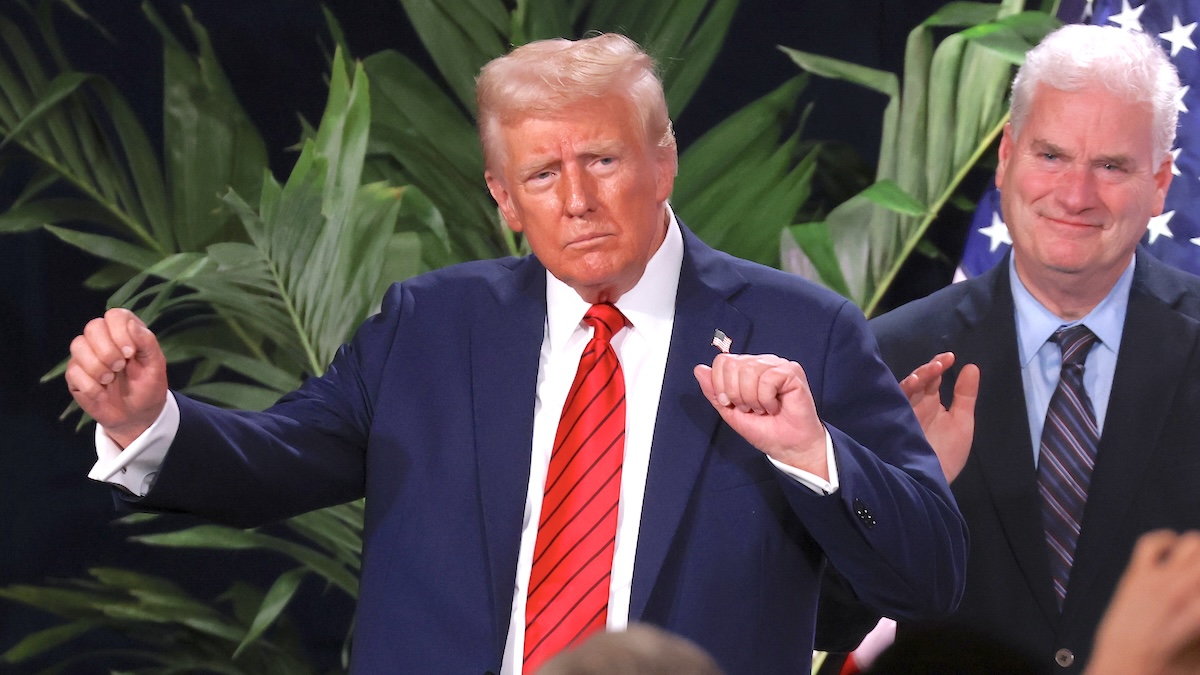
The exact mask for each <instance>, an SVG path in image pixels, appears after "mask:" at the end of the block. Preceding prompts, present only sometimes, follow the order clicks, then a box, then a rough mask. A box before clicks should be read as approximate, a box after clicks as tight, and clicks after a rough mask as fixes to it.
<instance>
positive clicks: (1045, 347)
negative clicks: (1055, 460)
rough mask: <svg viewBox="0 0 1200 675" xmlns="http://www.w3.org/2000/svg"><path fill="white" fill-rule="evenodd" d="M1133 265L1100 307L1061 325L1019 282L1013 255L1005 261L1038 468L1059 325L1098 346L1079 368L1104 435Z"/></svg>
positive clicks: (1057, 364)
mask: <svg viewBox="0 0 1200 675" xmlns="http://www.w3.org/2000/svg"><path fill="white" fill-rule="evenodd" d="M1133 265H1134V261H1133V260H1130V261H1129V266H1128V267H1126V268H1125V271H1124V272H1122V273H1121V276H1120V278H1118V279H1117V283H1116V284H1114V285H1113V287H1112V290H1110V291H1109V292H1108V295H1106V296H1105V297H1104V299H1103V300H1101V301H1100V304H1098V305H1096V306H1095V307H1094V308H1092V311H1090V312H1088V314H1087V316H1084V317H1083V318H1082V319H1080V320H1078V321H1071V322H1066V323H1064V322H1063V320H1062V319H1061V318H1059V317H1058V316H1056V315H1055V314H1054V313H1053V312H1051V311H1050V310H1048V309H1046V307H1045V306H1044V305H1042V303H1040V302H1038V301H1037V300H1036V299H1035V298H1034V297H1033V295H1031V294H1030V293H1029V291H1028V290H1027V289H1026V288H1025V285H1024V284H1023V283H1021V280H1020V279H1019V278H1018V277H1017V270H1016V267H1015V266H1014V264H1013V261H1012V256H1009V259H1008V278H1009V284H1010V285H1011V286H1012V296H1013V306H1014V311H1015V312H1016V322H1017V355H1018V358H1019V359H1020V361H1021V382H1022V383H1023V385H1024V387H1025V409H1026V413H1027V414H1028V415H1029V435H1030V440H1031V441H1032V442H1033V463H1034V465H1035V466H1036V465H1037V457H1038V448H1040V447H1041V444H1042V427H1043V425H1044V424H1045V422H1046V410H1047V409H1048V408H1049V407H1050V397H1051V396H1052V395H1053V394H1054V390H1055V388H1057V387H1058V374H1059V371H1060V370H1061V369H1062V352H1061V351H1060V350H1059V347H1058V345H1057V344H1055V343H1054V342H1051V341H1050V336H1051V335H1053V334H1054V331H1056V330H1058V329H1059V328H1061V327H1063V326H1074V325H1076V324H1080V323H1081V324H1083V325H1085V326H1087V327H1088V329H1090V330H1091V331H1092V332H1093V333H1095V334H1096V337H1098V338H1100V342H1099V343H1097V344H1094V345H1092V349H1091V351H1090V352H1088V356H1087V361H1085V362H1084V367H1083V387H1084V389H1086V390H1087V393H1088V397H1089V398H1091V399H1092V408H1093V410H1094V412H1095V413H1096V424H1097V425H1098V426H1099V428H1100V433H1101V434H1103V433H1104V418H1105V416H1106V414H1107V412H1108V399H1109V395H1110V394H1112V383H1113V374H1114V373H1115V372H1116V369H1117V351H1118V349H1119V348H1120V346H1121V332H1122V331H1123V330H1124V328H1125V310H1126V309H1127V308H1128V307H1129V289H1130V288H1131V287H1132V286H1133Z"/></svg>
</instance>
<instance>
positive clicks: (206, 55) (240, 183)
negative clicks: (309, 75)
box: [142, 3, 267, 251]
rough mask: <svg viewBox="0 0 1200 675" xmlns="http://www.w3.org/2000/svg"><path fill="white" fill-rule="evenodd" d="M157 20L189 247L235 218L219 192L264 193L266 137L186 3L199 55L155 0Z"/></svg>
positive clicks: (178, 215)
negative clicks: (174, 31) (188, 47)
mask: <svg viewBox="0 0 1200 675" xmlns="http://www.w3.org/2000/svg"><path fill="white" fill-rule="evenodd" d="M142 11H143V12H145V14H146V16H147V17H148V19H149V20H150V22H151V23H152V24H153V25H154V26H155V27H156V28H157V29H158V32H159V34H160V35H161V36H162V38H163V64H164V73H163V80H164V95H163V141H164V147H165V148H166V153H165V155H166V178H167V182H168V184H169V185H170V186H171V198H172V199H171V202H172V205H173V207H174V209H173V223H172V226H173V229H174V231H175V234H176V238H177V239H178V242H179V247H180V249H181V250H185V251H195V250H200V249H202V248H203V247H204V246H205V245H207V244H209V243H211V242H212V241H213V240H214V239H215V238H216V237H217V236H219V235H221V234H223V232H222V230H223V229H224V228H225V227H227V226H228V224H229V220H230V217H229V214H228V212H226V211H224V210H223V209H221V208H220V207H221V200H220V197H219V195H220V194H221V193H222V192H224V191H225V190H226V189H228V188H230V187H232V188H233V189H234V190H236V191H237V192H238V193H239V194H242V195H244V196H246V197H247V198H249V199H250V200H251V201H252V202H253V201H257V199H258V189H259V186H260V185H261V176H262V173H263V171H264V170H265V169H266V168H267V151H266V146H265V145H264V143H263V140H262V137H261V136H260V135H259V133H258V131H257V130H256V129H255V128H254V125H253V124H251V122H250V119H249V118H248V117H247V115H246V113H245V111H244V110H243V109H242V106H241V104H240V103H239V102H238V100H237V98H236V96H235V95H234V93H233V89H232V87H231V86H230V84H229V81H228V80H227V79H226V77H225V73H224V71H223V70H222V69H221V66H220V64H219V63H218V62H217V59H216V56H215V54H214V53H213V48H212V43H211V41H210V39H209V37H208V32H207V31H206V30H205V29H204V27H203V26H201V25H200V24H198V23H197V22H196V21H195V20H194V18H193V17H192V14H191V11H190V10H189V9H188V8H187V7H186V6H184V14H185V17H186V19H187V21H188V26H189V28H190V29H191V32H192V36H193V37H194V38H195V41H196V44H197V45H198V47H199V54H198V55H196V56H193V55H192V54H190V53H189V52H188V51H187V50H186V49H184V48H183V46H182V45H181V44H180V43H179V41H178V40H177V39H175V36H174V35H173V34H172V33H171V31H170V29H168V28H167V27H166V26H165V24H164V23H163V21H162V19H161V18H160V17H159V16H158V14H157V12H155V11H154V9H153V7H152V6H151V5H150V4H149V3H143V5H142Z"/></svg>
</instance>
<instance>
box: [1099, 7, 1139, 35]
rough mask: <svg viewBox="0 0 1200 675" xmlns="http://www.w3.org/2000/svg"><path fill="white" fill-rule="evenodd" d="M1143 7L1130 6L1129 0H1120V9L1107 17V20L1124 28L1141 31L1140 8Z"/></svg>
mask: <svg viewBox="0 0 1200 675" xmlns="http://www.w3.org/2000/svg"><path fill="white" fill-rule="evenodd" d="M1144 9H1145V7H1130V6H1129V0H1121V11H1120V12H1118V13H1116V14H1113V15H1112V16H1110V17H1108V20H1109V21H1111V22H1113V23H1115V24H1117V25H1118V26H1120V27H1121V28H1124V29H1125V30H1132V31H1137V32H1139V33H1140V32H1142V22H1141V16H1142V10H1144Z"/></svg>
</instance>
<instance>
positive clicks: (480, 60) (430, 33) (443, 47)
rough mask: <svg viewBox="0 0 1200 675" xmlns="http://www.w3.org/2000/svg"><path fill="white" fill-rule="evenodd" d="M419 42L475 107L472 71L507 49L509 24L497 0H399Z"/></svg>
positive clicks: (462, 97)
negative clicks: (452, 0)
mask: <svg viewBox="0 0 1200 675" xmlns="http://www.w3.org/2000/svg"><path fill="white" fill-rule="evenodd" d="M400 4H401V5H403V6H404V10H405V12H406V13H407V14H408V18H409V20H410V21H412V25H413V28H414V29H416V31H417V35H418V37H420V39H421V44H423V45H425V49H426V50H428V51H429V55H430V56H432V57H433V62H434V63H435V64H437V67H438V70H439V71H441V73H442V76H443V77H445V78H446V81H447V82H448V83H449V84H450V88H451V90H452V91H454V93H455V94H456V95H457V96H458V100H459V102H460V103H462V105H463V106H465V107H466V108H467V109H468V110H474V109H475V75H476V74H477V73H478V72H479V69H480V68H482V67H483V64H485V63H487V62H488V61H490V60H491V59H493V58H495V57H497V56H500V55H501V54H503V53H504V52H505V50H506V47H507V46H508V45H507V37H508V36H506V35H505V34H504V33H505V32H506V31H507V29H508V27H509V25H510V19H509V16H508V12H507V10H506V9H505V7H504V4H503V3H502V2H500V1H499V0H461V1H460V2H456V3H443V2H438V1H435V0H400Z"/></svg>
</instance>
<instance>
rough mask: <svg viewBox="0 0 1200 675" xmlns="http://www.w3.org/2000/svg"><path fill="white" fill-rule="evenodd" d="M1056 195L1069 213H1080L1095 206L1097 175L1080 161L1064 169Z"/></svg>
mask: <svg viewBox="0 0 1200 675" xmlns="http://www.w3.org/2000/svg"><path fill="white" fill-rule="evenodd" d="M1056 195H1057V197H1058V201H1059V203H1060V204H1062V206H1063V208H1065V209H1066V210H1067V211H1068V212H1069V213H1080V212H1082V211H1086V210H1087V209H1089V208H1091V207H1093V206H1095V204H1096V176H1095V174H1094V173H1093V172H1092V169H1091V167H1089V166H1087V165H1086V164H1083V163H1079V164H1075V165H1073V166H1071V167H1070V168H1069V169H1068V170H1067V171H1064V172H1063V173H1062V176H1061V178H1060V179H1059V184H1058V190H1057V191H1056Z"/></svg>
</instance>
